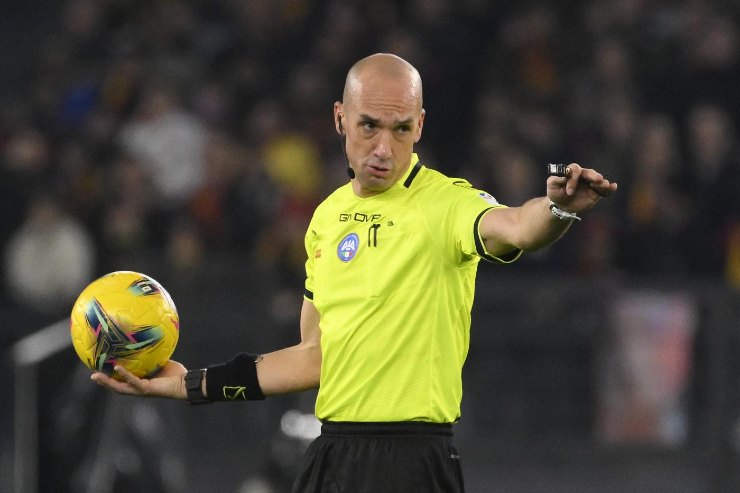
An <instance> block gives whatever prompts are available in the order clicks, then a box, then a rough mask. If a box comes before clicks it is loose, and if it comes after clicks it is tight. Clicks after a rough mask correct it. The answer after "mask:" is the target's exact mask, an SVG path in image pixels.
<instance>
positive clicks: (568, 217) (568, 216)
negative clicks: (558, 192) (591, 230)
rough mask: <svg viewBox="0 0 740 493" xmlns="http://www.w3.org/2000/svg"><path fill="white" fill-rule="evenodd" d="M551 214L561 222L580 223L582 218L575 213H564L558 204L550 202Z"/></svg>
mask: <svg viewBox="0 0 740 493" xmlns="http://www.w3.org/2000/svg"><path fill="white" fill-rule="evenodd" d="M550 212H551V213H552V215H553V216H555V217H557V218H558V219H560V220H561V221H573V220H576V221H580V220H581V218H580V217H578V215H577V214H576V213H575V212H568V211H564V210H563V209H561V208H560V206H559V205H558V204H556V203H555V202H553V201H552V200H550Z"/></svg>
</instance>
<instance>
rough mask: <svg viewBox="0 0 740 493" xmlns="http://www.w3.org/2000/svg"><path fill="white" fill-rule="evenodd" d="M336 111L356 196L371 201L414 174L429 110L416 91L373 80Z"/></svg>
mask: <svg viewBox="0 0 740 493" xmlns="http://www.w3.org/2000/svg"><path fill="white" fill-rule="evenodd" d="M334 110H335V113H338V114H339V115H341V117H342V127H343V130H344V132H345V135H346V139H347V144H346V145H347V157H348V159H349V162H350V165H351V166H352V168H353V169H354V171H355V180H354V181H353V188H354V191H355V193H356V194H357V195H358V196H360V197H369V196H372V195H376V194H379V193H381V192H384V191H385V190H388V189H389V188H390V187H391V186H392V185H393V184H394V183H396V182H397V181H398V180H399V179H400V178H401V177H402V176H403V175H404V173H405V172H406V170H407V169H408V167H409V164H410V163H411V154H412V153H413V149H414V144H415V143H416V142H418V141H419V139H420V138H421V130H422V126H423V123H424V110H423V109H421V104H420V101H419V98H418V96H417V94H416V93H415V92H414V90H413V87H410V86H409V85H408V84H404V83H403V82H402V81H398V80H393V79H391V80H385V79H383V78H382V77H368V78H366V79H364V80H363V81H362V82H361V83H358V84H357V86H356V90H355V91H354V92H353V93H352V97H351V98H350V99H349V100H348V101H346V102H345V104H342V103H337V104H336V105H335V108H334Z"/></svg>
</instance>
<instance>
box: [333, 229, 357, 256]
mask: <svg viewBox="0 0 740 493" xmlns="http://www.w3.org/2000/svg"><path fill="white" fill-rule="evenodd" d="M358 248H360V237H359V236H357V235H356V234H355V233H350V234H348V235H347V236H345V237H344V238H343V239H342V241H340V242H339V246H338V247H337V257H339V260H341V261H342V262H349V261H350V260H352V259H353V258H355V255H356V254H357V250H358Z"/></svg>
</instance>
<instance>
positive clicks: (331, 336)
mask: <svg viewBox="0 0 740 493" xmlns="http://www.w3.org/2000/svg"><path fill="white" fill-rule="evenodd" d="M493 207H503V206H502V205H499V204H498V203H497V202H496V200H495V199H494V198H493V197H491V196H490V195H489V194H487V193H485V192H482V191H480V190H476V189H474V188H472V187H471V185H470V184H469V183H468V182H466V181H465V180H460V179H454V178H448V177H446V176H444V175H443V174H441V173H439V172H437V171H434V170H431V169H429V168H426V167H424V166H422V165H421V164H420V163H419V162H418V157H417V156H416V155H415V154H414V155H413V158H412V162H411V166H410V167H409V170H408V171H407V173H406V175H405V176H404V177H403V178H402V179H401V180H399V181H398V182H397V183H396V184H395V185H394V186H393V187H391V188H390V189H388V190H386V191H385V192H383V193H381V194H379V195H375V196H372V197H368V198H360V197H357V196H356V195H355V194H354V193H353V191H352V187H351V184H349V183H348V184H347V185H345V186H342V187H340V188H339V189H337V190H336V191H335V192H334V193H333V194H331V195H330V196H329V197H328V198H327V199H326V200H325V201H324V202H323V203H322V204H321V205H319V207H318V208H317V209H316V211H315V213H314V216H313V218H312V220H311V223H310V225H309V227H308V231H307V233H306V241H305V243H306V252H307V254H308V260H307V262H306V274H307V277H306V285H305V287H306V298H307V299H308V300H310V301H312V302H313V303H314V306H315V307H316V309H317V310H318V312H319V314H320V316H321V319H320V327H321V350H322V367H321V385H320V389H319V393H318V397H317V400H316V416H317V417H318V418H319V419H322V420H330V421H359V422H388V421H429V422H439V423H450V422H454V421H456V420H457V419H458V418H459V417H460V401H461V399H462V378H461V373H462V367H463V363H464V362H465V358H466V356H467V353H468V345H469V335H470V310H471V307H472V303H473V293H474V288H475V275H476V270H477V266H478V262H479V260H480V258H481V257H482V258H486V259H488V260H491V261H498V262H511V261H513V260H515V259H516V258H518V256H519V254H520V252H517V253H516V254H515V255H513V256H512V258H510V259H508V260H503V259H499V258H496V257H493V256H492V255H490V254H489V253H488V252H487V251H486V250H485V248H484V246H483V242H482V241H481V239H480V236H479V234H478V222H479V221H480V218H481V217H482V216H483V214H485V212H486V211H488V210H490V209H491V208H493Z"/></svg>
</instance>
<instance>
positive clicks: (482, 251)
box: [473, 207, 522, 264]
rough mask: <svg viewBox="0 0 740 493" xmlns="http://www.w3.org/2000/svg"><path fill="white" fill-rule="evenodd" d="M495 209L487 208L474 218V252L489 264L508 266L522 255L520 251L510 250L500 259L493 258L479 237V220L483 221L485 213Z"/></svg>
mask: <svg viewBox="0 0 740 493" xmlns="http://www.w3.org/2000/svg"><path fill="white" fill-rule="evenodd" d="M495 208H496V207H489V208H488V209H485V210H483V211H482V212H481V213H480V214H478V217H476V218H475V223H474V224H473V238H475V251H476V252H478V255H480V257H481V258H484V259H486V260H488V261H489V262H495V263H497V264H508V263H511V262H513V261H514V260H516V259H518V258H519V256H520V255H521V254H522V251H521V250H512V251H511V252H508V253H506V255H502V256H501V257H495V256H493V255H491V254H490V253H488V252H487V251H486V247H485V245H483V239H482V238H481V237H480V232H479V230H478V226H479V225H480V221H481V219H483V216H484V215H485V214H486V212H488V211H490V210H491V209H495Z"/></svg>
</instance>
